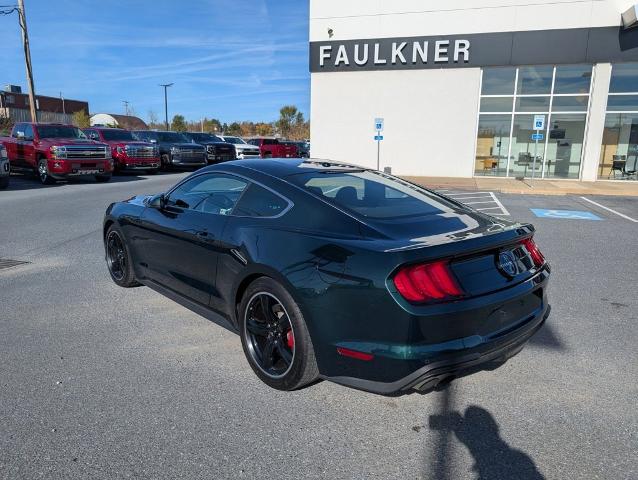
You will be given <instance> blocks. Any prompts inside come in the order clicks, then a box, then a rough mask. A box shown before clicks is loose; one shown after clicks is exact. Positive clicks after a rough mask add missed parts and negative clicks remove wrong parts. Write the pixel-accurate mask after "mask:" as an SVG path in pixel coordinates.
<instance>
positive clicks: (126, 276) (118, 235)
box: [104, 225, 140, 288]
mask: <svg viewBox="0 0 638 480" xmlns="http://www.w3.org/2000/svg"><path fill="white" fill-rule="evenodd" d="M104 250H105V255H106V265H107V268H108V270H109V274H110V275H111V278H112V279H113V281H114V282H115V283H116V285H119V286H120V287H123V288H132V287H139V286H140V283H139V282H138V281H137V280H136V279H135V272H134V271H133V259H132V258H131V253H130V251H129V249H128V248H127V246H126V242H125V241H124V235H123V234H122V231H121V230H120V229H119V227H117V226H116V225H111V226H110V227H109V229H108V230H107V232H106V236H105V237H104Z"/></svg>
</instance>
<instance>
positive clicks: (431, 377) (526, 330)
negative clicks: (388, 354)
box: [324, 304, 551, 395]
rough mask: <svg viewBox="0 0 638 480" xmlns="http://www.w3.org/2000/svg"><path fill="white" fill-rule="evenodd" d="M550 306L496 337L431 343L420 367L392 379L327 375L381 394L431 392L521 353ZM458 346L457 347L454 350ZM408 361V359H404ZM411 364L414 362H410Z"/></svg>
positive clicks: (496, 366)
mask: <svg viewBox="0 0 638 480" xmlns="http://www.w3.org/2000/svg"><path fill="white" fill-rule="evenodd" d="M550 311H551V307H550V306H549V305H547V304H544V305H543V307H542V308H541V309H539V310H538V311H537V312H535V313H534V314H533V315H531V316H530V317H529V318H527V319H525V320H524V321H522V322H521V323H519V324H518V325H516V326H515V327H513V328H512V329H510V330H509V331H507V332H506V333H504V334H501V335H500V336H498V337H497V338H491V339H488V338H484V337H480V336H472V337H468V338H464V339H460V340H457V341H455V342H449V344H447V345H443V344H439V345H430V346H429V350H430V351H431V352H436V351H440V352H445V353H441V354H434V355H433V356H431V357H430V358H428V360H425V361H424V362H422V366H421V367H414V368H413V371H411V372H410V373H409V374H407V375H405V376H403V377H402V378H400V379H398V380H395V381H392V382H380V381H374V380H367V379H364V378H355V377H345V376H343V377H324V378H325V379H326V380H330V381H333V382H335V383H339V384H342V385H347V386H350V387H354V388H359V389H361V390H366V391H369V392H373V393H379V394H384V395H388V394H392V393H397V392H401V391H406V390H410V389H415V390H419V391H422V392H425V391H430V390H432V389H434V388H436V387H437V385H439V384H441V383H444V382H446V381H448V380H450V379H452V378H457V377H462V376H465V375H469V374H471V373H474V372H477V371H481V370H494V369H495V368H498V367H499V366H501V365H502V364H503V363H505V362H506V361H507V360H508V359H510V358H512V357H513V356H515V355H516V354H518V353H519V352H520V351H521V350H522V349H523V347H524V346H525V344H526V343H527V341H528V340H529V339H530V338H531V337H532V336H533V335H534V334H535V333H536V332H537V331H538V330H539V329H540V328H541V327H542V326H543V324H544V323H545V320H546V319H547V318H548V317H549V314H550ZM455 347H456V349H455ZM405 363H408V360H406V361H405ZM410 365H414V362H412V361H410Z"/></svg>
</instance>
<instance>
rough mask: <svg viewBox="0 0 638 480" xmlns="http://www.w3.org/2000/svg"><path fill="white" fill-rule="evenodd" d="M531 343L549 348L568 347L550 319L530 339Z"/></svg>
mask: <svg viewBox="0 0 638 480" xmlns="http://www.w3.org/2000/svg"><path fill="white" fill-rule="evenodd" d="M550 318H551V317H550ZM529 345H532V346H534V347H539V348H547V349H550V350H558V351H566V350H567V347H566V346H565V344H564V343H563V342H562V341H561V339H560V337H559V336H558V335H557V334H556V332H555V330H554V327H552V325H551V324H550V323H549V320H548V321H547V322H545V325H543V328H541V329H540V330H539V331H538V332H537V333H536V335H534V336H533V337H532V338H530V339H529Z"/></svg>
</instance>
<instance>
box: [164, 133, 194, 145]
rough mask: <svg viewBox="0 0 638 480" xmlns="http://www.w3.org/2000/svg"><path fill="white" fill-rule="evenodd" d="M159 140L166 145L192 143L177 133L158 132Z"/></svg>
mask: <svg viewBox="0 0 638 480" xmlns="http://www.w3.org/2000/svg"><path fill="white" fill-rule="evenodd" d="M157 139H158V140H159V141H160V142H164V143H190V140H189V139H187V138H186V137H185V136H184V135H182V134H181V133H177V132H157Z"/></svg>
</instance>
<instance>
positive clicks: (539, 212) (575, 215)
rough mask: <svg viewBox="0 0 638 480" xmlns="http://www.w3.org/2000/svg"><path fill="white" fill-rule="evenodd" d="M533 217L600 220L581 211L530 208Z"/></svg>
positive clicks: (591, 214) (596, 216)
mask: <svg viewBox="0 0 638 480" xmlns="http://www.w3.org/2000/svg"><path fill="white" fill-rule="evenodd" d="M531 210H532V212H534V215H536V216H537V217H540V218H562V219H565V220H602V218H600V217H599V216H598V215H594V214H593V213H591V212H586V211H581V210H545V209H542V208H532V209H531Z"/></svg>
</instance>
